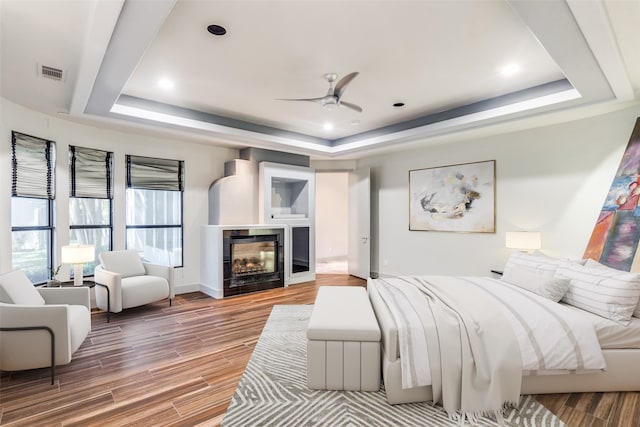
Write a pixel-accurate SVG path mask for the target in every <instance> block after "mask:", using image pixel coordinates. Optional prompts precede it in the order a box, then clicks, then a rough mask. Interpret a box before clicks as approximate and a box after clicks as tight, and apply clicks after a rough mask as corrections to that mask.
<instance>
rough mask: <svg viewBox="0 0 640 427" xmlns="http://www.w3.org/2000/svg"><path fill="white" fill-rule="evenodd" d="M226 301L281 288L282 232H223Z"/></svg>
mask: <svg viewBox="0 0 640 427" xmlns="http://www.w3.org/2000/svg"><path fill="white" fill-rule="evenodd" d="M222 254H223V257H222V262H223V265H222V270H223V294H224V296H225V297H227V296H232V295H238V294H243V293H247V292H254V291H261V290H265V289H272V288H278V287H283V286H284V229H283V228H246V229H230V230H223V232H222Z"/></svg>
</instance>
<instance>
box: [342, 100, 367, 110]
mask: <svg viewBox="0 0 640 427" xmlns="http://www.w3.org/2000/svg"><path fill="white" fill-rule="evenodd" d="M340 105H344V106H345V107H347V108H351V109H352V110H354V111H357V112H358V113H362V107H360V106H358V105H356V104H352V103H350V102H344V101H340Z"/></svg>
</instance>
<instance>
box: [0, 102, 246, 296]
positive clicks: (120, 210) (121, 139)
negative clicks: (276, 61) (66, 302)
mask: <svg viewBox="0 0 640 427" xmlns="http://www.w3.org/2000/svg"><path fill="white" fill-rule="evenodd" d="M1 101H2V103H1V104H0V107H1V110H0V119H1V121H0V135H1V138H0V272H5V271H9V270H10V269H11V131H12V130H16V131H19V132H23V133H26V134H29V135H33V136H37V137H41V138H46V139H50V140H53V141H56V151H57V161H56V231H57V245H56V246H57V248H56V251H57V254H58V257H57V258H58V259H60V258H59V254H60V246H62V245H65V244H67V243H68V239H69V233H68V227H69V191H68V188H69V177H68V160H67V152H68V146H69V145H78V146H82V147H90V148H98V149H102V150H109V151H113V152H114V169H115V171H114V200H113V214H114V218H113V225H114V229H113V243H114V249H124V246H125V207H124V204H125V155H126V154H134V155H140V156H149V157H161V158H169V159H175V160H184V162H185V191H184V207H183V212H184V220H183V223H184V248H183V250H184V267H183V268H179V269H177V270H176V285H177V286H178V289H177V290H178V292H180V291H183V292H184V291H192V290H197V289H199V283H200V226H201V225H206V224H207V223H208V190H209V185H210V184H211V182H213V181H214V180H215V179H217V178H219V177H221V176H222V175H223V172H224V162H225V161H227V160H230V159H232V158H236V157H237V156H238V152H237V150H235V149H227V148H220V147H215V146H212V145H208V144H200V143H195V142H188V141H183V140H179V139H175V138H169V137H167V138H161V137H155V136H149V135H143V134H137V133H134V132H121V131H115V130H108V129H103V128H99V127H93V126H87V125H81V124H77V123H73V122H70V121H68V120H64V119H61V118H58V117H52V116H47V115H44V114H41V113H38V112H35V111H33V110H29V109H26V108H23V107H21V106H19V105H16V104H13V103H11V102H9V101H7V100H6V99H2V100H1ZM68 271H69V270H68V267H67V266H65V269H64V271H62V270H61V272H62V275H61V277H62V278H63V279H65V278H67V277H68ZM180 287H182V289H180Z"/></svg>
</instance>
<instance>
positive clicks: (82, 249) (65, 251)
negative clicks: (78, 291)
mask: <svg viewBox="0 0 640 427" xmlns="http://www.w3.org/2000/svg"><path fill="white" fill-rule="evenodd" d="M61 258H62V262H63V263H65V264H73V285H74V286H82V284H83V283H84V279H83V277H82V263H83V262H91V261H94V260H95V259H96V255H95V247H94V246H93V245H68V246H63V247H62V257H61Z"/></svg>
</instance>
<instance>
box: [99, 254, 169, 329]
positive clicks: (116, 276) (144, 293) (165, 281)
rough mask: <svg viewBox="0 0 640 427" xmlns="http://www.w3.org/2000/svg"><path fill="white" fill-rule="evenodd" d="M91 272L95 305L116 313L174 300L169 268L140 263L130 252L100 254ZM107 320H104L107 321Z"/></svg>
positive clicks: (135, 255)
mask: <svg viewBox="0 0 640 427" xmlns="http://www.w3.org/2000/svg"><path fill="white" fill-rule="evenodd" d="M99 258H100V264H99V265H98V266H96V268H95V270H94V277H93V280H94V281H95V282H96V284H98V285H100V286H96V287H95V288H94V289H95V291H96V305H97V306H98V307H99V308H101V309H103V310H108V311H107V314H108V312H109V311H110V312H112V313H119V312H121V311H122V310H124V309H126V308H131V307H138V306H140V305H145V304H149V303H152V302H156V301H160V300H162V299H165V298H168V299H169V305H171V299H172V298H173V297H174V296H175V292H174V290H173V267H167V266H164V265H158V264H152V263H148V262H143V261H142V259H141V258H140V255H138V253H137V252H136V251H134V250H123V251H110V252H102V253H101V254H100V256H99ZM107 320H108V317H107Z"/></svg>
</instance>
